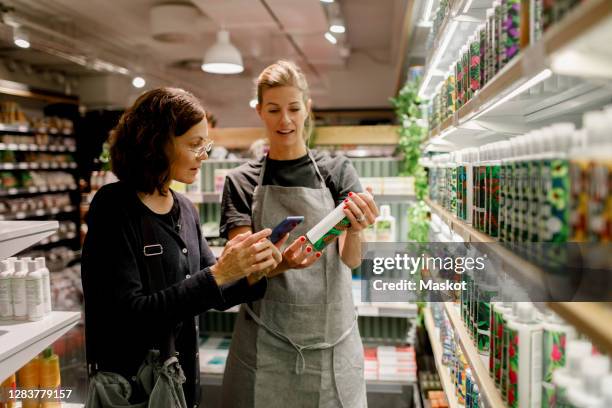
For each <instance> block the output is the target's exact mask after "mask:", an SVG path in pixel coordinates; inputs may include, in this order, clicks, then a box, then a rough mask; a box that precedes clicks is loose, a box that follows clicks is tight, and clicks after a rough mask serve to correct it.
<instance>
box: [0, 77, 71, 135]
mask: <svg viewBox="0 0 612 408" xmlns="http://www.w3.org/2000/svg"><path fill="white" fill-rule="evenodd" d="M0 93H4V89H3V88H2V87H1V86H0ZM0 132H3V133H16V134H23V135H32V134H35V133H38V134H48V135H63V136H72V134H73V132H72V131H71V130H68V129H58V128H33V127H30V126H26V125H6V124H4V123H0Z"/></svg>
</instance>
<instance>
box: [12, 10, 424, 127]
mask: <svg viewBox="0 0 612 408" xmlns="http://www.w3.org/2000/svg"><path fill="white" fill-rule="evenodd" d="M410 1H412V0H375V1H374V0H337V3H336V4H337V5H339V7H340V11H341V13H342V15H343V16H344V19H345V21H346V27H347V33H346V34H345V41H346V42H345V44H346V48H347V49H348V50H349V53H348V55H346V54H343V51H342V48H343V47H342V46H339V45H332V44H331V43H329V42H328V41H327V40H326V39H325V38H324V37H323V34H324V33H325V31H327V27H328V18H327V16H326V11H325V9H324V7H328V6H325V5H324V4H323V3H321V2H320V1H319V0H192V1H191V2H189V4H191V5H193V7H194V10H195V12H196V13H197V21H196V24H194V25H193V27H192V28H191V30H190V31H191V32H192V34H193V38H192V39H190V40H187V41H182V42H173V43H170V42H161V41H158V40H156V39H154V38H153V36H152V33H151V27H150V21H149V12H150V10H151V8H152V7H153V6H155V5H156V4H159V3H160V2H159V1H152V0H130V1H108V0H87V1H82V0H49V1H45V2H40V1H39V0H14V1H4V2H3V3H5V4H7V5H10V6H12V7H14V9H15V11H14V13H13V14H14V15H15V16H16V17H17V18H19V19H20V20H22V21H24V22H25V23H24V26H26V27H28V26H29V28H30V30H31V32H33V33H34V34H35V37H34V38H33V41H32V43H33V48H38V49H41V50H42V51H43V52H38V53H36V52H32V51H31V50H25V51H23V50H19V49H16V48H15V47H14V46H12V43H11V41H10V38H8V37H10V36H9V34H8V33H7V32H6V31H7V28H6V27H5V29H4V31H5V33H4V34H3V35H2V37H3V40H4V41H3V43H4V44H3V46H4V47H3V48H2V49H0V57H2V58H4V59H5V60H6V59H13V60H20V61H26V62H28V63H29V64H32V65H35V66H36V67H37V68H47V69H53V70H60V71H64V72H66V73H67V74H68V75H73V76H74V75H79V76H80V77H81V84H82V83H84V82H83V81H84V80H83V78H87V77H91V76H94V75H100V73H99V72H96V71H94V70H92V69H91V63H89V64H88V65H87V66H78V65H76V64H74V63H72V62H68V61H66V59H65V58H64V57H65V55H64V54H65V53H68V54H73V55H76V56H77V57H80V58H83V59H84V60H87V61H92V60H95V59H96V58H98V59H100V60H103V61H108V62H112V63H113V64H116V65H117V66H119V67H125V68H128V69H129V70H130V71H131V72H143V74H144V75H145V76H147V77H148V79H149V84H150V85H152V86H157V85H168V84H171V85H177V86H182V87H185V88H187V89H189V90H191V91H193V92H194V93H196V94H197V95H198V96H199V97H201V98H202V100H203V101H204V103H205V104H206V105H207V106H208V107H209V108H210V109H211V110H213V111H214V112H215V113H216V116H217V117H218V118H219V123H220V125H221V126H240V125H252V124H255V123H256V119H257V118H256V117H255V115H254V114H253V113H252V110H251V109H250V108H249V107H248V102H249V100H250V99H251V98H252V90H253V80H254V78H255V77H256V75H257V74H258V73H259V72H260V71H261V70H262V69H263V68H264V67H265V66H267V65H268V64H270V63H272V62H274V61H276V60H277V59H279V58H286V59H291V60H294V61H296V62H297V63H299V65H300V66H301V67H302V68H303V69H304V70H305V72H306V74H307V77H308V80H309V82H310V85H311V88H312V94H313V95H312V96H313V103H314V106H315V107H317V108H320V109H327V108H330V109H338V108H364V107H367V108H373V107H387V106H389V105H388V98H389V97H390V96H392V95H393V94H394V93H395V87H396V84H397V82H398V78H397V76H398V66H399V64H400V63H401V61H400V59H401V58H399V56H400V54H401V52H400V39H401V35H402V26H403V24H404V16H405V14H406V10H407V9H408V6H409V5H410ZM180 3H182V4H184V3H186V2H180ZM221 26H223V27H225V28H226V29H227V30H228V31H230V34H231V41H232V43H233V44H234V45H235V46H237V47H238V49H239V50H240V51H241V53H242V56H243V58H244V63H245V68H246V70H245V72H244V73H242V74H240V75H237V76H218V75H211V74H206V73H204V72H202V71H201V70H200V68H199V66H200V64H201V61H202V57H203V55H204V53H205V51H206V50H207V49H208V48H209V47H210V46H211V45H212V44H213V43H214V42H215V39H216V32H217V30H218V29H219V28H220V27H221ZM57 33H59V34H57ZM58 49H59V50H60V52H59V53H57V52H55V54H56V55H49V51H50V50H51V51H53V50H55V51H57V50H58ZM85 81H86V80H85ZM137 92H139V91H136V90H130V93H131V94H135V93H137ZM126 103H129V102H126Z"/></svg>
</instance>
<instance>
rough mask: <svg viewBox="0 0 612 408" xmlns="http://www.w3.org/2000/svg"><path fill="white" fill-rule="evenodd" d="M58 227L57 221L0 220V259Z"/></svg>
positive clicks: (36, 240)
mask: <svg viewBox="0 0 612 408" xmlns="http://www.w3.org/2000/svg"><path fill="white" fill-rule="evenodd" d="M58 227H59V223H58V222H57V221H0V259H4V258H7V257H9V256H12V255H14V254H16V253H18V252H20V251H22V250H24V249H25V248H27V247H29V246H31V245H33V244H35V243H36V242H38V241H40V240H41V239H44V238H46V237H48V236H49V235H52V234H53V233H54V232H55V231H57V229H58Z"/></svg>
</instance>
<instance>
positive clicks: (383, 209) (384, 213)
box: [380, 204, 391, 218]
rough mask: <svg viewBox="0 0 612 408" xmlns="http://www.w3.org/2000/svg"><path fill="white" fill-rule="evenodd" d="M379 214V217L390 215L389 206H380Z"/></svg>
mask: <svg viewBox="0 0 612 408" xmlns="http://www.w3.org/2000/svg"><path fill="white" fill-rule="evenodd" d="M380 216H381V217H385V218H387V217H390V216H391V207H390V206H389V205H387V204H385V205H381V206H380Z"/></svg>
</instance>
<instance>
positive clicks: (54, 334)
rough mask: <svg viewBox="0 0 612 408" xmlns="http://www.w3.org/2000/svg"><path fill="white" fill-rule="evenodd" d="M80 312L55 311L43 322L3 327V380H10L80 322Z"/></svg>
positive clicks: (0, 349) (0, 360) (0, 373)
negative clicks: (9, 378)
mask: <svg viewBox="0 0 612 408" xmlns="http://www.w3.org/2000/svg"><path fill="white" fill-rule="evenodd" d="M80 318H81V313H80V312H56V311H53V312H51V313H50V315H49V316H47V317H45V318H44V319H43V320H40V321H35V322H26V321H23V322H10V324H6V325H4V324H0V339H2V341H0V378H8V377H9V376H10V375H12V374H13V373H15V372H17V371H18V370H19V369H20V368H21V367H22V366H24V365H25V364H26V363H27V362H28V361H30V360H32V359H33V358H34V357H35V356H36V355H37V354H38V353H40V352H41V351H42V350H43V349H44V348H45V347H48V346H49V345H51V344H52V343H53V342H55V341H56V340H58V339H59V338H60V337H61V336H63V335H64V334H65V333H66V332H68V330H70V329H71V328H72V327H74V326H75V325H76V324H77V323H78V322H79V320H80Z"/></svg>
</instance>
